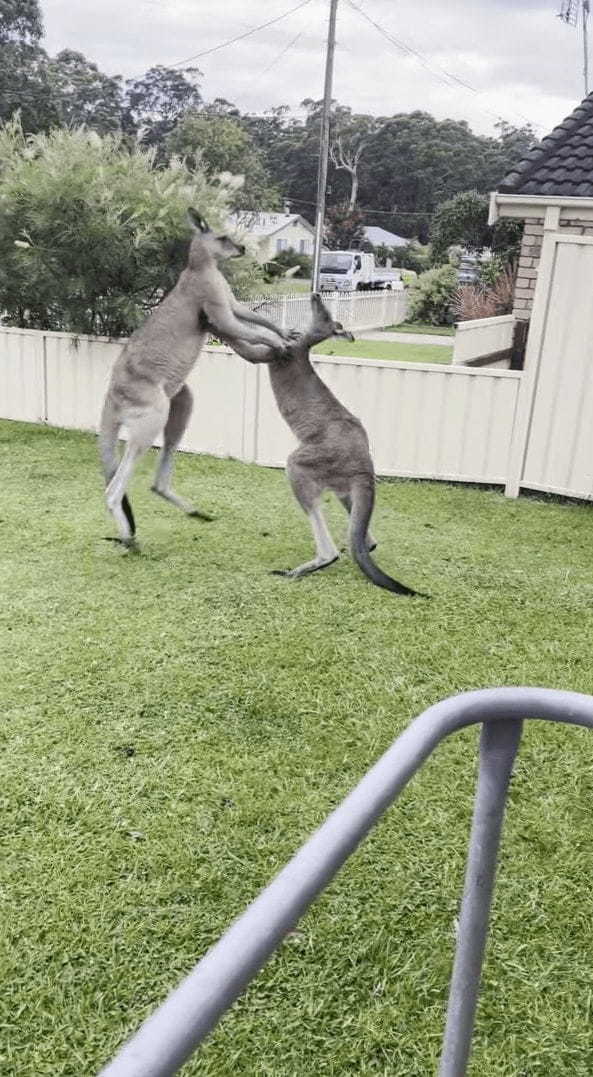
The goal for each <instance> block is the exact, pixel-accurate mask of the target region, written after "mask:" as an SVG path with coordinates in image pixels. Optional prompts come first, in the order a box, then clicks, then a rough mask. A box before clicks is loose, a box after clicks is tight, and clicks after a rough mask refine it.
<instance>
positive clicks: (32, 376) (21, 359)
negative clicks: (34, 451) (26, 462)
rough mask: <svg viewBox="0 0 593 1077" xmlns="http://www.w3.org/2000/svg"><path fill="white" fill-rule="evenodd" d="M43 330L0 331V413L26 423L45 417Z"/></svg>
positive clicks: (44, 418)
mask: <svg viewBox="0 0 593 1077" xmlns="http://www.w3.org/2000/svg"><path fill="white" fill-rule="evenodd" d="M44 356H45V352H44V336H43V333H38V332H35V331H34V330H27V329H2V331H0V416H2V418H3V419H16V420H20V421H21V422H25V423H41V422H44V421H45V420H46V418H47V415H46V403H45V372H44Z"/></svg>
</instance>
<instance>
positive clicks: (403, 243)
mask: <svg viewBox="0 0 593 1077" xmlns="http://www.w3.org/2000/svg"><path fill="white" fill-rule="evenodd" d="M364 238H365V239H366V241H367V243H370V244H371V246H373V247H407V246H408V243H409V242H410V240H409V239H404V237H403V236H398V235H396V234H395V232H388V231H387V229H385V228H376V227H375V226H374V225H369V226H368V227H366V228H365V229H364Z"/></svg>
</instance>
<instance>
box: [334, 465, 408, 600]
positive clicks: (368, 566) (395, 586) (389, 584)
mask: <svg viewBox="0 0 593 1077" xmlns="http://www.w3.org/2000/svg"><path fill="white" fill-rule="evenodd" d="M374 503H375V486H374V482H373V480H372V479H370V478H369V479H368V480H366V479H365V480H361V481H359V482H357V483H355V485H354V486H353V488H352V512H351V516H350V551H351V553H352V557H353V558H354V560H355V561H356V564H357V565H358V567H359V568H360V569H361V571H362V572H364V574H365V576H367V577H368V578H369V580H371V582H372V583H374V584H376V585H377V587H384V588H385V590H386V591H393V592H395V594H398V595H418V594H419V592H418V591H413V590H412V588H411V587H406V586H405V584H403V583H398V581H397V580H393V579H392V578H391V576H388V575H387V574H386V573H385V572H383V571H382V570H381V569H380V568H379V566H378V565H376V564H375V562H374V561H373V559H372V557H371V555H370V553H369V549H368V545H367V532H368V529H369V524H370V522H371V516H372V513H373V506H374Z"/></svg>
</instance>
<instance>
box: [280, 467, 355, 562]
mask: <svg viewBox="0 0 593 1077" xmlns="http://www.w3.org/2000/svg"><path fill="white" fill-rule="evenodd" d="M298 452H299V450H298V449H297V450H296V452H295V453H293V454H292V456H290V457H289V458H288V463H287V465H286V474H287V475H288V479H289V482H290V485H291V486H292V491H293V493H294V496H295V497H296V499H297V501H298V503H299V505H300V506H301V508H302V509H303V512H306V514H307V516H308V518H309V523H310V524H311V530H312V532H313V538H314V539H315V557H314V558H313V560H312V561H306V562H305V563H304V564H302V565H297V567H296V568H293V569H279V570H276V571H275V572H274V575H275V576H289V577H290V578H291V579H295V580H296V579H299V578H300V577H301V576H308V575H309V574H310V573H311V572H318V571H319V569H322V568H327V566H328V565H332V564H333V563H334V561H337V559H338V557H339V556H340V555H339V553H338V550H337V548H336V545H335V543H334V540H333V539H332V537H331V535H330V533H329V529H328V526H327V524H326V522H325V518H324V516H323V512H322V510H321V507H320V505H319V498H320V495H321V493H322V488H320V486H319V483H318V482H317V481H316V479H315V478H314V476H313V475H311V473H310V469H309V468H308V466H307V465H305V464H302V463H300V462H299V458H298Z"/></svg>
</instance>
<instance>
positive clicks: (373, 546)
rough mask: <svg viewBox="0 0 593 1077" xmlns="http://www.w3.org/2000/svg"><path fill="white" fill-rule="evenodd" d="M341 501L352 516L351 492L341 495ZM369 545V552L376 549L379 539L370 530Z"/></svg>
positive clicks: (368, 534)
mask: <svg viewBox="0 0 593 1077" xmlns="http://www.w3.org/2000/svg"><path fill="white" fill-rule="evenodd" d="M340 501H341V502H342V504H343V506H344V508H345V509H346V512H347V513H348V515H349V516H350V513H351V512H352V498H351V497H350V494H345V495H344V496H343V497H340ZM367 547H368V549H369V553H370V552H371V551H372V550H375V549H376V547H377V540H376V539H375V538H373V536H372V535H371V532H370V531H367Z"/></svg>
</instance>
